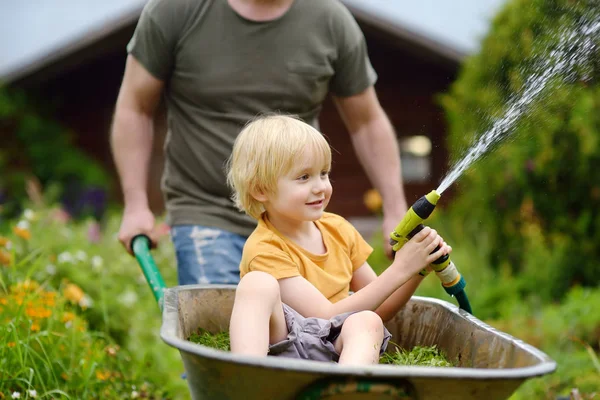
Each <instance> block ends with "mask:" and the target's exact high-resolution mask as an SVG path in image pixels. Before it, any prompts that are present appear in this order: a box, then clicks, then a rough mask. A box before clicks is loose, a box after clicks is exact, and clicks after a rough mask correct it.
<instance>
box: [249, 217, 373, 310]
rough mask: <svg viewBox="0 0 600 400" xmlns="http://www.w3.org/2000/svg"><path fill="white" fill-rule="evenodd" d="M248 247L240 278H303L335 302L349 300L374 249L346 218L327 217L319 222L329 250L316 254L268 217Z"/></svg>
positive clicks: (257, 228)
mask: <svg viewBox="0 0 600 400" xmlns="http://www.w3.org/2000/svg"><path fill="white" fill-rule="evenodd" d="M265 215H266V214H263V216H262V218H261V219H260V220H259V221H258V226H257V227H256V229H255V230H254V232H253V233H252V234H251V235H250V237H249V238H248V240H247V241H246V244H245V246H244V252H243V255H242V261H241V264H240V277H243V276H244V275H245V274H247V273H248V272H250V271H263V272H266V273H268V274H271V275H272V276H273V277H275V278H276V279H283V278H291V277H293V276H298V275H301V276H303V277H304V278H305V279H306V280H308V281H309V282H310V283H312V284H313V285H314V286H315V287H316V288H317V289H318V290H319V291H320V292H321V293H323V295H324V296H325V297H327V298H328V299H329V300H330V301H331V302H334V303H335V302H337V301H339V300H342V299H344V298H346V297H347V296H348V292H349V291H350V281H351V280H352V274H353V272H354V271H355V270H356V269H358V268H359V267H360V266H361V265H363V264H364V263H365V261H367V258H368V257H369V255H370V254H371V252H372V251H373V248H372V247H371V246H370V245H369V244H368V243H367V242H366V241H365V240H364V239H363V238H362V236H361V235H360V233H358V231H357V230H356V229H355V228H354V227H353V226H352V225H351V224H350V223H349V222H348V221H346V220H345V219H344V218H342V217H340V216H339V215H336V214H331V213H324V214H323V216H322V217H321V218H320V219H319V220H317V221H315V224H316V225H317V228H319V230H320V231H321V235H322V236H323V243H324V244H325V248H326V249H327V251H326V253H325V254H313V253H311V252H309V251H308V250H306V249H304V248H302V247H300V246H299V245H297V244H296V243H294V242H293V241H291V240H289V239H287V238H286V237H284V236H283V235H282V234H281V233H280V232H279V231H278V230H277V229H276V228H275V227H274V226H273V225H272V224H271V223H270V222H269V220H268V219H267V218H266V217H265Z"/></svg>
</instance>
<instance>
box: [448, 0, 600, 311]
mask: <svg viewBox="0 0 600 400" xmlns="http://www.w3.org/2000/svg"><path fill="white" fill-rule="evenodd" d="M594 3H596V5H595V6H594ZM599 9H600V8H598V7H597V2H595V1H594V0H584V1H579V2H575V1H570V0H513V1H511V2H509V3H508V4H507V6H506V7H505V9H504V10H503V11H502V12H501V13H500V14H499V15H498V16H497V17H496V18H495V20H494V22H493V25H492V28H491V31H490V33H489V35H488V36H487V38H486V39H485V40H484V41H483V44H482V48H481V51H480V52H479V54H477V55H475V56H473V57H472V58H470V59H468V60H467V61H466V62H465V64H464V66H463V69H462V70H461V72H460V76H459V78H458V80H457V81H456V82H455V84H454V85H453V87H452V88H451V91H450V93H449V94H447V95H445V96H443V97H442V103H443V106H444V108H445V110H446V112H447V116H448V120H449V124H450V134H449V137H448V144H449V148H450V150H451V152H452V157H453V158H454V159H455V160H457V159H458V158H460V157H461V156H463V155H464V154H465V152H464V149H465V148H466V147H467V146H469V145H471V144H472V143H474V142H476V141H477V135H478V134H479V133H481V132H485V130H486V129H488V128H489V127H490V126H491V124H492V122H493V120H494V118H499V117H501V116H502V115H503V114H504V112H505V109H506V105H507V104H508V103H509V102H510V100H511V99H514V98H515V96H519V95H520V94H522V93H523V90H524V88H525V81H526V79H527V78H528V76H529V74H530V73H531V71H532V68H533V66H535V65H539V63H540V60H543V59H544V58H547V57H548V52H549V51H551V50H552V49H554V48H556V46H557V45H558V42H559V38H560V32H561V31H562V30H563V29H564V27H567V26H573V25H578V24H581V22H582V21H584V20H594V21H600V11H599ZM594 40H595V41H596V42H597V43H600V41H599V40H598V36H596V37H595V38H594ZM596 49H597V48H596ZM599 73H600V55H599V53H598V51H596V52H594V53H593V54H591V55H590V59H589V63H588V64H586V65H585V67H582V68H577V69H576V71H575V73H574V74H571V75H570V76H569V79H553V80H551V81H550V82H549V84H548V86H547V87H546V89H545V91H544V92H543V94H544V95H542V96H541V97H540V98H539V101H537V102H536V103H534V104H533V105H532V106H531V107H530V108H529V109H528V110H527V112H526V117H525V118H523V119H521V120H520V121H519V123H517V124H516V126H515V127H514V129H513V130H512V131H511V132H509V133H510V135H511V136H510V140H507V141H504V142H503V143H501V144H500V145H499V146H497V148H496V149H495V151H493V152H491V153H490V154H489V155H488V156H487V157H486V159H485V160H484V161H483V162H479V163H477V164H476V166H475V167H473V168H470V169H469V170H467V172H466V173H465V174H464V176H463V177H462V178H460V182H459V186H458V188H457V196H456V198H455V200H454V202H453V204H452V205H451V209H452V211H453V212H455V213H457V214H459V215H462V216H463V218H464V220H465V233H464V235H465V238H469V239H468V240H472V241H474V242H477V241H478V240H481V238H480V236H485V240H486V241H488V245H489V248H490V263H491V265H492V266H493V267H494V268H495V269H496V270H503V269H508V270H511V271H512V272H514V273H517V274H518V275H519V276H520V278H522V279H519V282H518V287H517V290H518V291H519V292H520V293H524V294H536V295H539V296H541V298H542V299H543V300H544V299H545V300H548V299H556V298H560V297H561V296H562V295H563V294H564V293H565V292H566V291H567V289H568V288H569V287H570V286H572V285H573V284H575V283H580V284H583V285H591V286H593V285H597V284H598V283H600V264H598V262H597V260H598V259H599V258H600V246H599V245H598V243H600V230H598V229H597V227H598V226H600V207H598V201H599V200H600V184H599V182H600V170H599V169H598V168H597V165H598V163H599V162H600V143H599V138H600V113H598V107H599V105H600V85H599V82H600V80H599V79H598V76H600V75H599ZM467 219H468V220H469V221H468V222H467ZM469 227H470V228H471V229H469ZM482 232H483V233H482Z"/></svg>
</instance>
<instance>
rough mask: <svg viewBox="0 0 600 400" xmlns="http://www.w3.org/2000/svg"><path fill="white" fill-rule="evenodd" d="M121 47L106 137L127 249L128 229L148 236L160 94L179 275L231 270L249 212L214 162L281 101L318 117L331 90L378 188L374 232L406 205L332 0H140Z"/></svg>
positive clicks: (368, 89) (353, 42) (365, 73)
mask: <svg viewBox="0 0 600 400" xmlns="http://www.w3.org/2000/svg"><path fill="white" fill-rule="evenodd" d="M128 52H129V55H128V57H127V64H126V67H125V73H124V77H123V83H122V86H121V89H120V92H119V96H118V99H117V105H116V111H115V116H114V123H113V130H112V137H111V144H112V149H113V154H114V159H115V163H116V165H117V169H118V172H119V175H120V178H121V186H122V189H123V193H124V202H125V210H124V213H123V221H122V223H121V228H120V231H119V240H120V241H121V242H122V243H123V245H124V246H125V247H126V248H127V249H128V251H131V250H130V248H129V247H130V242H131V239H132V238H133V237H134V236H135V235H137V234H142V233H143V234H146V235H148V236H150V238H151V239H152V237H153V234H152V229H153V226H154V216H153V215H152V213H151V211H150V209H149V208H148V199H147V194H146V181H147V179H148V164H149V159H150V154H151V148H152V122H153V117H154V112H155V110H156V107H157V105H158V103H159V101H160V98H161V96H163V95H164V97H165V101H166V106H167V110H168V121H169V133H168V135H167V139H166V143H165V152H166V161H165V171H164V174H163V179H162V189H163V193H164V197H165V202H166V208H167V215H168V223H169V224H170V225H171V234H172V240H173V243H174V246H175V251H176V255H177V265H178V279H179V283H180V284H182V285H183V284H193V283H237V282H238V281H239V269H238V266H239V261H240V257H241V252H242V247H243V245H244V242H245V240H246V238H247V237H248V235H249V234H250V233H251V232H252V230H253V229H254V227H255V222H254V221H253V220H252V219H251V218H249V217H248V216H246V215H244V214H242V213H240V212H239V211H237V210H236V209H235V207H234V206H233V203H232V201H231V200H230V191H229V189H228V188H227V184H226V180H225V175H224V163H225V161H226V159H227V158H228V157H229V154H230V152H231V148H232V145H233V142H234V140H235V138H236V136H237V134H238V133H239V132H240V130H241V129H242V127H243V126H244V125H245V124H246V123H247V122H248V121H249V120H251V119H252V118H254V117H256V116H257V115H260V114H265V113H268V112H282V113H290V114H295V115H298V116H299V117H300V118H302V119H303V120H304V121H306V122H307V123H310V124H311V125H313V126H315V127H317V128H318V122H317V119H318V114H319V111H320V109H321V104H322V102H323V100H324V98H325V97H326V95H327V93H328V92H329V91H331V92H332V94H333V98H334V102H335V104H336V106H337V108H338V110H339V112H340V115H341V117H342V119H343V121H344V123H345V125H346V127H347V128H348V131H349V132H350V135H351V140H352V143H353V145H354V148H355V150H356V153H357V155H358V158H359V160H360V162H361V164H362V165H363V168H364V169H365V171H366V173H367V175H368V176H369V178H370V180H371V182H372V183H373V186H374V187H375V188H376V189H378V190H379V192H380V193H381V194H382V198H383V212H384V221H383V230H384V232H386V233H387V232H391V230H392V229H393V228H394V226H395V224H396V223H397V222H398V221H399V220H400V219H401V217H402V216H403V215H404V213H405V211H406V208H407V207H406V201H405V197H404V192H403V189H402V181H401V174H400V156H399V150H398V145H397V142H396V138H395V134H394V132H393V128H392V126H391V124H390V122H389V120H388V118H387V116H386V115H385V113H384V111H383V109H382V108H381V106H380V104H379V101H378V99H377V96H376V93H375V90H374V88H373V85H374V83H375V81H376V78H377V76H376V73H375V71H374V70H373V68H372V66H371V64H370V61H369V59H368V55H367V49H366V44H365V39H364V36H363V35H362V32H361V31H360V29H359V27H358V25H357V24H356V22H355V21H354V19H353V17H352V15H351V14H350V13H349V11H348V10H347V9H346V8H345V7H344V6H343V5H342V4H341V3H340V2H339V0H150V2H149V3H148V4H147V5H146V7H145V8H144V10H143V12H142V15H141V17H140V20H139V22H138V26H137V28H136V31H135V33H134V36H133V38H132V40H131V42H130V43H129V45H128ZM386 246H388V247H386V250H387V251H388V253H391V249H390V248H389V245H387V244H386Z"/></svg>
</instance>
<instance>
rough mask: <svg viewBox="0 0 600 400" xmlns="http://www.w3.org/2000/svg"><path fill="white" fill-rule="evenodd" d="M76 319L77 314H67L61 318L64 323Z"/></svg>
mask: <svg viewBox="0 0 600 400" xmlns="http://www.w3.org/2000/svg"><path fill="white" fill-rule="evenodd" d="M74 319H75V314H73V313H72V312H68V311H67V312H65V313H64V314H63V316H62V318H61V321H62V322H69V321H73V320H74Z"/></svg>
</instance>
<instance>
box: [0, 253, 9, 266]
mask: <svg viewBox="0 0 600 400" xmlns="http://www.w3.org/2000/svg"><path fill="white" fill-rule="evenodd" d="M11 261H12V256H11V254H10V253H9V252H8V251H6V250H4V249H0V264H2V265H5V266H7V267H8V266H9V265H10V264H11Z"/></svg>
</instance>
